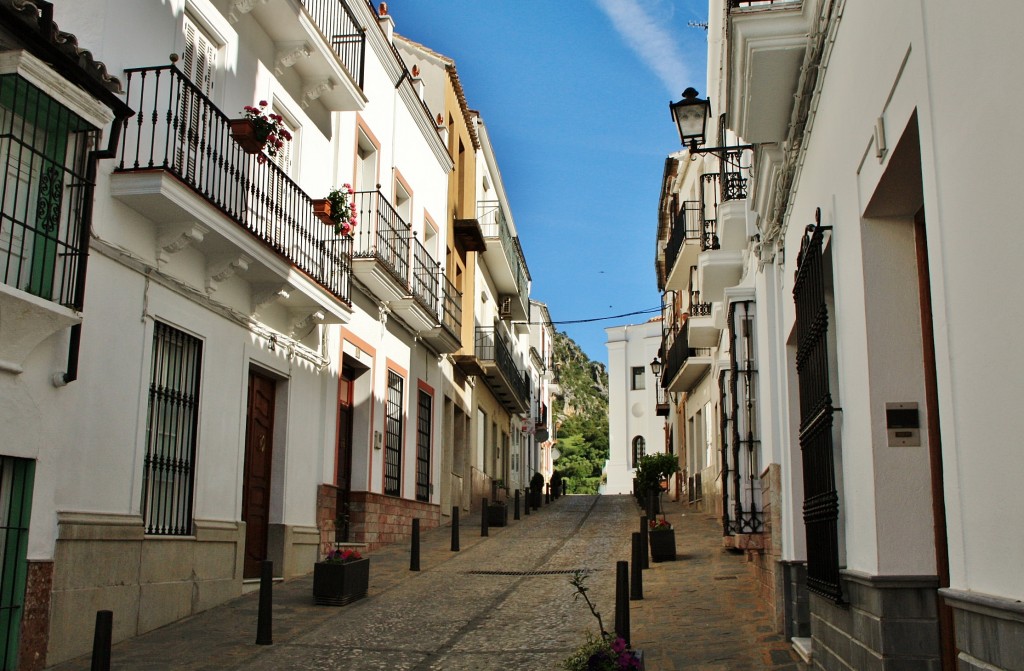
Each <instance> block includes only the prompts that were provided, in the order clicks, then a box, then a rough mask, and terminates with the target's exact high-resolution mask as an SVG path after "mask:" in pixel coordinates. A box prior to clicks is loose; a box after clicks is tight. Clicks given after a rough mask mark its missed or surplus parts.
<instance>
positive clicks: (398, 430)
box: [384, 370, 405, 496]
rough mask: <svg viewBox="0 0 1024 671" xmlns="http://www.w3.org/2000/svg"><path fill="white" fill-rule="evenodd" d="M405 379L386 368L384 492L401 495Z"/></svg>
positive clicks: (390, 494) (389, 494)
mask: <svg viewBox="0 0 1024 671" xmlns="http://www.w3.org/2000/svg"><path fill="white" fill-rule="evenodd" d="M404 385H405V380H403V379H402V376H400V375H399V374H398V373H396V372H395V371H393V370H388V404H387V414H386V416H385V419H384V421H385V423H386V426H385V434H386V435H385V438H384V493H385V494H387V495H388V496H401V493H402V488H401V476H402V393H403V387H404Z"/></svg>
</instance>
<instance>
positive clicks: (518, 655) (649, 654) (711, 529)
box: [55, 496, 798, 671]
mask: <svg viewBox="0 0 1024 671" xmlns="http://www.w3.org/2000/svg"><path fill="white" fill-rule="evenodd" d="M668 515H669V519H670V520H671V521H672V522H673V524H674V525H675V526H676V528H677V539H678V540H677V542H678V552H679V560H677V561H675V562H665V563H652V564H651V568H650V569H649V570H647V571H644V576H643V577H644V587H645V589H644V596H645V599H644V600H643V601H634V602H632V603H631V621H632V625H631V631H632V639H633V643H634V645H635V646H636V647H638V648H641V649H643V650H644V652H645V657H646V668H647V669H648V671H657V670H659V669H705V670H715V671H717V670H726V669H780V670H781V669H797V668H798V667H797V666H796V662H795V657H794V656H793V655H792V653H791V652H790V650H789V645H788V644H787V643H786V642H785V641H784V640H782V637H781V636H779V635H776V634H774V633H773V631H772V627H771V625H770V623H769V622H768V621H767V611H766V610H765V609H764V608H763V607H762V606H759V605H758V604H756V603H755V601H754V596H753V585H752V584H751V579H750V576H749V574H748V572H747V567H746V565H745V560H744V558H743V557H742V556H739V555H732V554H729V553H727V552H725V551H723V550H722V549H721V548H720V531H717V525H716V524H715V523H714V522H713V520H710V519H708V518H707V517H705V516H703V515H683V514H682V513H681V512H680V509H679V508H677V507H676V506H675V504H669V505H668ZM638 516H639V511H638V508H637V507H636V504H635V503H634V500H633V499H632V497H628V496H603V497H600V496H569V497H563V498H561V499H559V500H558V501H555V502H553V503H552V504H550V505H548V506H544V507H543V508H542V509H541V510H540V511H539V512H535V513H533V514H531V515H530V516H524V517H523V518H522V520H520V521H512V520H511V514H510V522H509V524H510V526H508V527H505V528H492V529H491V530H490V535H489V537H487V538H481V537H480V530H479V522H478V520H477V519H471V520H464V524H463V526H462V529H461V534H460V535H461V539H460V540H461V548H462V549H461V551H460V552H451V550H450V538H451V536H450V529H448V528H442V529H438V530H431V531H429V532H427V533H425V534H424V535H423V542H422V544H421V569H422V570H421V571H420V572H418V573H417V572H411V571H409V549H408V548H407V547H402V548H398V547H389V548H385V549H383V550H380V551H378V552H375V553H373V554H372V555H371V581H370V594H369V596H368V598H366V599H364V600H361V601H358V602H356V603H354V604H350V605H348V606H345V607H342V608H327V607H316V606H313V605H312V603H311V602H312V597H311V587H310V585H311V581H310V579H309V578H301V579H297V580H292V581H288V582H287V583H284V584H282V585H278V586H277V587H276V588H275V595H274V596H275V609H274V645H272V646H256V645H254V644H253V640H254V636H255V621H256V595H255V594H250V595H246V596H244V597H242V598H240V599H237V600H235V601H234V602H231V603H229V604H227V605H225V606H222V607H219V608H215V609H213V610H211V611H207V612H205V613H203V614H201V615H199V616H197V617H194V618H191V619H189V620H186V621H183V622H181V623H178V624H175V625H171V626H169V627H165V628H163V629H160V630H157V631H154V632H151V633H150V634H147V635H144V636H141V637H138V638H136V639H133V640H131V641H127V642H125V643H122V644H119V645H116V646H114V649H113V668H115V669H132V670H133V671H134V670H144V669H197V670H198V669H241V668H245V669H247V670H248V671H257V670H266V671H270V670H278V669H309V670H313V669H317V670H319V669H323V670H325V671H326V670H328V669H338V668H360V669H410V670H417V671H427V670H433V669H445V670H448V669H451V670H455V671H458V670H463V669H465V670H470V669H473V670H482V669H555V668H558V665H559V662H560V661H561V660H562V659H564V658H565V657H566V656H567V654H568V653H569V652H570V651H571V650H572V649H573V648H574V647H576V645H578V644H579V643H580V642H582V641H583V640H584V637H585V632H587V631H591V632H596V631H597V622H596V620H595V619H594V618H593V616H592V615H591V614H590V612H589V611H588V609H587V607H586V605H585V604H584V603H583V602H582V601H575V600H574V599H573V588H572V587H571V585H570V584H569V579H570V577H571V574H572V572H573V571H575V570H577V569H587V570H589V571H591V572H592V573H591V574H590V578H589V579H588V581H587V584H588V585H589V586H590V587H591V592H590V596H591V598H592V600H593V601H594V602H595V604H596V605H597V607H598V609H599V611H600V612H601V614H602V618H603V620H604V624H605V627H606V629H611V628H612V625H613V623H614V592H615V585H614V583H615V562H616V561H618V560H622V559H629V547H630V540H631V537H630V535H631V533H632V532H633V531H634V530H637V528H638ZM716 531H717V534H718V536H717V537H716ZM116 617H117V614H116V613H115V619H116ZM55 668H57V669H59V670H60V671H78V670H83V669H88V668H89V660H88V659H87V658H83V659H79V660H76V661H75V662H72V663H68V664H64V665H61V666H59V667H55Z"/></svg>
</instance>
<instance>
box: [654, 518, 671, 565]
mask: <svg viewBox="0 0 1024 671" xmlns="http://www.w3.org/2000/svg"><path fill="white" fill-rule="evenodd" d="M647 539H648V541H649V542H650V545H651V561H656V562H663V561H675V560H676V531H675V529H673V528H672V525H671V524H670V523H669V521H668V520H666V519H665V518H664V517H662V518H660V519H659V518H655V519H653V520H651V521H650V522H648V529H647Z"/></svg>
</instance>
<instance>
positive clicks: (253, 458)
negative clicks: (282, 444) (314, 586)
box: [242, 370, 277, 578]
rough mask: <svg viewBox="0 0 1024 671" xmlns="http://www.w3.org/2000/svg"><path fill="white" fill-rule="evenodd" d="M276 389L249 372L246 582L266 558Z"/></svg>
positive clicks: (244, 509) (244, 486)
mask: <svg viewBox="0 0 1024 671" xmlns="http://www.w3.org/2000/svg"><path fill="white" fill-rule="evenodd" d="M276 389H277V383H276V382H275V381H274V380H273V379H271V378H269V377H266V376H265V375H261V374H259V373H257V372H256V371H254V370H253V371H249V401H248V412H247V413H246V429H245V466H244V469H245V470H244V474H243V479H242V521H243V522H245V566H244V569H243V576H244V577H246V578H256V577H259V575H260V562H262V561H263V560H264V559H266V558H267V536H268V531H269V528H270V487H271V466H272V464H273V460H274V406H275V396H276Z"/></svg>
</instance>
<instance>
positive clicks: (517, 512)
mask: <svg viewBox="0 0 1024 671" xmlns="http://www.w3.org/2000/svg"><path fill="white" fill-rule="evenodd" d="M515 505H516V507H515V508H514V510H515V514H514V515H512V519H514V520H518V519H519V490H518V489H517V490H516V504H515Z"/></svg>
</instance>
